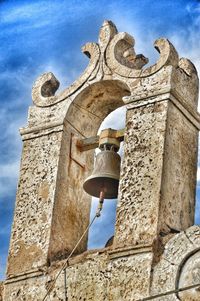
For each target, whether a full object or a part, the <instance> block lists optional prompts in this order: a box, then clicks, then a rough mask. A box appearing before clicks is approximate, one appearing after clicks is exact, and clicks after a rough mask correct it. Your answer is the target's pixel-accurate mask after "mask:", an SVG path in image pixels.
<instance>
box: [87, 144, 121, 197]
mask: <svg viewBox="0 0 200 301" xmlns="http://www.w3.org/2000/svg"><path fill="white" fill-rule="evenodd" d="M116 151H117V149H115V147H113V146H108V145H107V146H106V145H104V148H103V150H101V152H100V153H98V154H97V156H96V161H95V166H94V170H93V173H92V175H91V176H89V177H88V178H87V179H86V180H85V182H84V184H83V188H84V190H85V191H86V192H87V193H88V194H90V195H92V196H94V197H99V195H100V193H101V192H102V191H103V192H104V198H105V199H115V198H117V194H118V186H119V177H120V161H121V158H120V156H119V154H118V153H117V152H116Z"/></svg>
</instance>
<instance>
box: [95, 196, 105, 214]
mask: <svg viewBox="0 0 200 301" xmlns="http://www.w3.org/2000/svg"><path fill="white" fill-rule="evenodd" d="M103 203H104V190H101V191H100V194H99V205H98V208H97V212H96V217H100V216H101V211H102V209H103Z"/></svg>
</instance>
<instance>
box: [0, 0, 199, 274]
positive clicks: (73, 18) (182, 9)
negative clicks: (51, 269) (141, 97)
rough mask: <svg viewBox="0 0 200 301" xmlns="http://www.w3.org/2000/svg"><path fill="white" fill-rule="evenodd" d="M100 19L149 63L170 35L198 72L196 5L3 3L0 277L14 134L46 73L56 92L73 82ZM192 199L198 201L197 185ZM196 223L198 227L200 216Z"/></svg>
mask: <svg viewBox="0 0 200 301" xmlns="http://www.w3.org/2000/svg"><path fill="white" fill-rule="evenodd" d="M104 19H109V20H112V21H113V22H114V23H115V24H116V25H117V27H118V30H119V31H127V32H128V33H130V34H132V35H133V36H134V38H135V40H136V51H137V53H143V54H144V55H145V56H147V57H149V59H150V62H151V63H153V62H154V61H155V60H156V58H157V54H156V51H155V50H154V48H153V46H152V45H153V42H154V40H156V39H157V38H158V37H167V38H169V39H170V41H171V42H172V43H173V44H174V45H175V47H176V48H177V50H178V52H179V54H180V55H181V56H185V57H188V58H189V59H191V60H192V61H193V63H194V64H195V65H196V67H197V69H198V70H199V71H200V60H199V57H200V39H199V36H200V35H199V33H200V2H199V1H195V0H188V1H186V0H179V1H175V0H162V1H157V0H135V1H134V0H125V1H122V0H116V1H112V0H109V1H108V0H106V1H105V0H101V1H87V0H86V1H84V0H82V1H73V0H70V1H69V0H57V1H53V0H51V1H48V0H40V1H37V0H35V1H31V0H27V1H21V0H15V1H9V0H8V1H6V0H5V1H0V101H1V106H0V126H1V135H0V223H1V225H0V242H1V244H0V277H1V278H3V277H4V270H5V265H6V257H7V250H8V243H9V236H10V229H11V223H12V218H13V208H14V203H15V193H16V185H17V179H18V172H19V161H20V157H21V147H22V144H21V138H20V135H19V133H18V128H19V127H22V126H23V125H25V124H26V118H27V110H28V107H29V105H31V103H32V101H31V87H32V83H33V82H34V80H35V79H36V78H37V77H38V76H39V75H40V74H42V73H44V72H46V71H52V72H53V73H54V74H55V75H56V77H57V78H58V79H59V81H60V82H61V88H60V89H62V88H64V87H66V86H68V85H69V84H70V83H71V82H73V80H75V79H76V78H77V77H78V76H79V74H80V73H81V72H82V71H83V70H84V68H85V66H86V65H87V62H88V59H87V58H86V57H85V56H84V55H83V54H82V53H81V51H80V48H81V46H82V45H84V44H85V43H86V42H93V41H97V37H98V32H99V28H100V26H101V24H102V23H103V20H104ZM119 114H121V115H120V116H121V119H120V122H121V123H120V124H119V123H118V124H117V125H116V126H118V127H121V126H123V120H124V118H123V114H122V113H119ZM117 119H118V120H119V118H117ZM113 124H115V118H114V117H112V116H111V117H110V118H109V119H108V120H107V121H106V122H105V123H104V126H107V125H110V126H111V125H113ZM198 180H199V181H200V174H199V173H198ZM197 199H200V186H198V185H197ZM198 206H199V205H198ZM198 206H197V207H198ZM114 207H115V202H114V201H112V202H110V203H107V204H106V205H105V211H104V213H103V216H102V219H101V220H98V222H97V225H96V227H94V228H93V231H92V232H91V233H90V246H95V247H98V246H102V245H103V244H105V242H106V240H107V239H108V238H109V236H111V235H112V232H113V229H114V227H113V224H114V219H115V210H114ZM93 211H94V210H92V212H93ZM196 212H198V208H197V210H196ZM108 213H109V214H108ZM108 215H109V218H107V217H108ZM196 223H200V215H199V214H197V216H196ZM102 227H103V228H104V229H106V232H107V237H105V232H104V231H99V228H100V229H102ZM103 235H104V237H103ZM95 237H97V239H95Z"/></svg>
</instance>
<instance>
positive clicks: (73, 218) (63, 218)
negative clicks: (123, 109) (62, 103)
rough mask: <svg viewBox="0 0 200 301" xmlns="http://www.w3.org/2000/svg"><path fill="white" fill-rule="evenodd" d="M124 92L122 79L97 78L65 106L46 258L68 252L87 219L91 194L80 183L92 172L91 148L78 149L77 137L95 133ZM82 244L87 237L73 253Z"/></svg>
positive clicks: (92, 154) (85, 241) (117, 104)
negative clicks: (83, 150) (82, 150)
mask: <svg viewBox="0 0 200 301" xmlns="http://www.w3.org/2000/svg"><path fill="white" fill-rule="evenodd" d="M127 95H130V91H129V88H128V86H127V85H126V84H125V83H123V82H122V81H119V80H105V81H99V82H96V83H93V84H91V85H89V86H87V87H86V88H83V89H82V91H81V92H80V93H79V94H78V95H76V97H75V98H74V100H73V101H72V102H71V104H70V105H69V107H68V110H67V113H66V116H65V119H64V128H63V137H62V142H61V149H60V159H59V164H58V175H57V183H56V191H55V203H54V204H55V205H54V210H53V217H52V226H51V238H50V244H49V256H48V257H49V261H52V260H55V259H58V258H64V257H65V256H66V255H67V254H69V252H70V251H71V250H72V248H73V247H74V245H75V243H76V241H77V239H78V238H79V237H80V236H81V235H82V233H83V231H84V229H85V228H86V227H87V225H88V223H89V215H90V205H91V197H90V196H88V195H87V194H86V193H85V192H84V191H83V188H82V185H83V181H84V179H85V178H86V177H87V176H88V175H89V174H90V173H91V172H92V168H93V158H94V150H89V151H85V152H81V151H80V150H79V149H78V148H77V146H76V143H77V140H78V139H82V138H86V137H92V136H95V135H96V134H97V131H98V129H99V127H100V125H101V123H102V121H103V120H104V119H105V117H106V116H107V115H108V114H109V113H111V112H112V111H114V110H115V109H117V108H119V107H120V106H123V105H124V103H123V100H122V98H123V97H124V96H127ZM86 248H87V237H85V239H84V240H83V241H82V243H81V244H80V245H79V247H78V249H77V253H82V252H83V251H85V250H86Z"/></svg>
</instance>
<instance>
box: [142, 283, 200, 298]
mask: <svg viewBox="0 0 200 301" xmlns="http://www.w3.org/2000/svg"><path fill="white" fill-rule="evenodd" d="M195 287H200V283H198V284H193V285H189V286H185V287H181V288H177V289H175V290H172V291H168V292H165V293H161V294H158V295H154V296H150V297H146V298H143V299H139V300H137V301H149V300H154V299H157V298H159V297H165V296H168V295H172V294H177V293H180V292H184V291H187V290H190V289H192V288H195Z"/></svg>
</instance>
